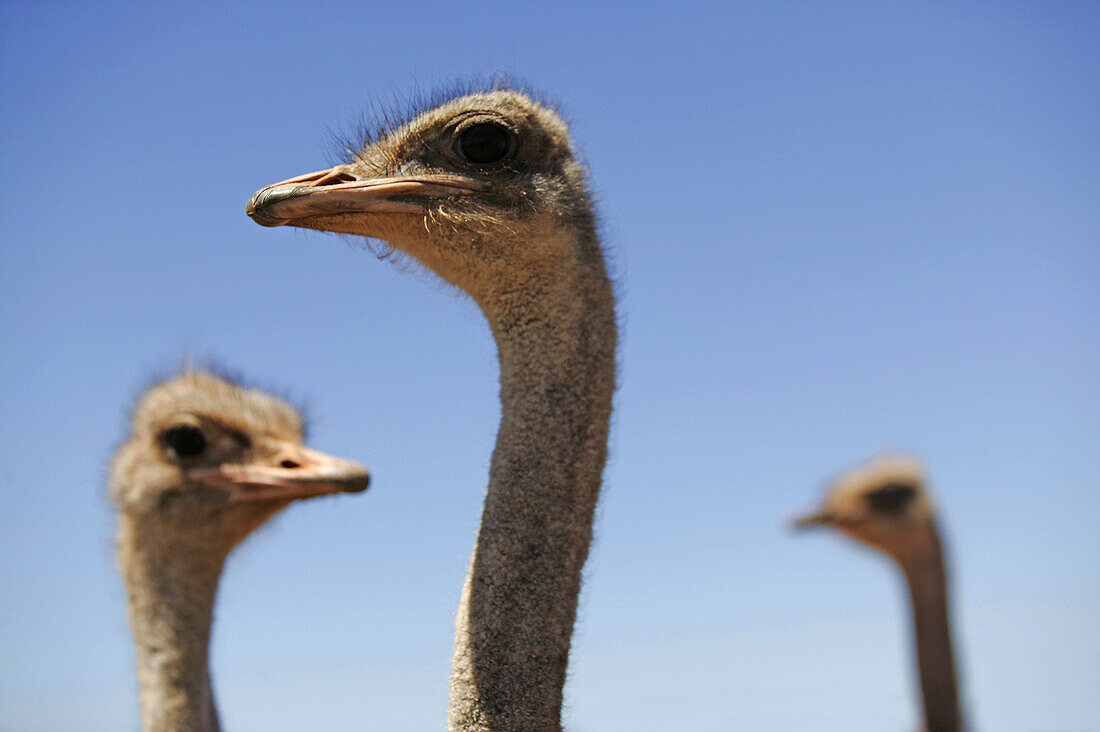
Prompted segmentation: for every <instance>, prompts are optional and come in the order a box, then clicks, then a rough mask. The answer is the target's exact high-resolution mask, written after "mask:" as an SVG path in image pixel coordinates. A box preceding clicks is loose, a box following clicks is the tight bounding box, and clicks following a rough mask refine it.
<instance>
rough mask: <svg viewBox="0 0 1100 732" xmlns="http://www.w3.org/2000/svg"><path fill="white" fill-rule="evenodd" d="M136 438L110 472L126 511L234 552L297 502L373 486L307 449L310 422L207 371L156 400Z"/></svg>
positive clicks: (136, 418)
mask: <svg viewBox="0 0 1100 732" xmlns="http://www.w3.org/2000/svg"><path fill="white" fill-rule="evenodd" d="M131 430H132V431H131V434H130V437H129V439H128V440H127V441H126V442H125V443H124V444H123V445H122V446H121V447H120V448H119V449H118V451H117V452H116V454H115V458H114V460H113V462H112V465H111V481H110V483H111V487H110V492H111V497H112V498H113V499H114V501H115V503H116V504H117V505H118V507H119V510H120V511H121V512H122V513H123V514H124V515H126V516H129V517H131V518H133V519H141V518H146V519H149V520H156V521H157V522H158V523H160V524H162V525H163V526H165V527H169V526H175V527H177V528H178V529H179V531H180V532H189V531H190V532H197V533H202V534H215V533H216V534H217V536H218V537H220V539H221V540H222V541H218V542H217V544H216V545H217V546H223V547H224V548H225V549H226V550H227V549H229V548H231V547H232V546H233V545H234V544H236V543H237V542H238V541H240V540H241V539H243V538H244V537H245V536H246V535H247V534H248V533H249V532H251V531H252V530H254V529H255V528H256V527H257V526H259V525H260V524H262V523H263V522H264V521H265V520H266V519H268V518H270V517H271V516H272V515H273V514H274V513H276V512H277V511H278V510H280V509H281V508H283V507H285V506H286V505H287V504H288V503H290V501H292V500H294V499H296V498H307V497H310V496H317V495H326V494H330V493H337V492H356V491H361V490H363V489H365V488H366V487H367V484H368V482H369V475H368V473H367V471H366V469H365V468H363V467H362V466H361V465H359V464H357V463H354V462H352V461H349V460H342V459H339V458H335V457H332V456H329V455H325V454H323V453H319V452H317V451H315V450H311V449H309V448H307V447H305V446H304V445H303V444H302V436H303V432H304V425H303V423H302V418H301V416H300V415H299V414H298V412H297V411H296V410H295V409H294V408H293V407H291V406H290V405H289V404H287V403H286V402H285V401H283V400H281V399H278V398H276V397H273V396H271V395H269V394H265V393H264V392H261V391H258V390H255V389H247V388H244V387H242V386H240V385H238V384H234V383H231V382H229V381H227V380H225V379H222V378H219V377H217V376H214V375H213V374H210V373H208V372H205V371H187V372H184V373H183V374H182V375H180V376H179V377H177V378H175V379H172V380H169V381H165V382H163V383H161V384H158V385H156V386H155V387H153V388H152V389H150V390H149V391H147V392H146V393H145V394H144V395H143V396H142V397H141V399H140V400H139V402H138V404H137V407H136V408H135V409H134V413H133V417H132V428H131ZM225 542H228V543H227V544H226V543H225Z"/></svg>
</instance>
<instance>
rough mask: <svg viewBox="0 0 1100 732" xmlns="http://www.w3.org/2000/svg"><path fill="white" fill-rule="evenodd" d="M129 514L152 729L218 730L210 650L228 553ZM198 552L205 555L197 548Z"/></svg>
mask: <svg viewBox="0 0 1100 732" xmlns="http://www.w3.org/2000/svg"><path fill="white" fill-rule="evenodd" d="M157 533H158V532H156V531H148V530H146V531H141V530H139V529H137V527H136V526H134V524H133V522H132V521H131V520H130V519H128V518H126V517H123V519H122V521H121V523H120V526H119V537H118V551H119V563H120V567H121V569H122V574H123V578H124V580H125V582H126V594H127V597H128V601H129V614H130V626H131V628H132V630H133V634H134V640H135V642H136V644H137V656H138V682H139V684H140V687H141V719H142V728H143V729H144V730H145V732H217V730H220V726H219V724H218V713H217V710H216V708H215V705H214V694H213V691H212V687H211V684H210V670H209V665H208V648H209V643H210V625H211V621H212V619H213V608H214V595H215V593H216V591H217V587H218V578H219V576H220V575H221V570H222V565H223V563H224V559H225V557H224V555H222V556H217V557H210V556H209V554H208V553H203V552H202V551H201V550H202V549H203V547H196V546H194V545H193V544H191V543H182V542H181V543H171V542H170V541H165V540H164V539H163V537H162V536H156V534H157ZM196 549H198V550H199V551H196Z"/></svg>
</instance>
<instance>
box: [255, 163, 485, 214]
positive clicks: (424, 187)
mask: <svg viewBox="0 0 1100 732" xmlns="http://www.w3.org/2000/svg"><path fill="white" fill-rule="evenodd" d="M487 188H488V186H487V185H486V184H485V183H482V182H481V181H477V180H473V179H470V178H464V177H461V176H458V175H419V176H409V177H393V178H366V177H363V176H362V175H361V174H357V173H356V172H355V170H354V169H353V168H352V167H351V166H350V165H337V166H336V167H335V168H330V169H329V170H319V171H317V172H316V173H307V174H306V175H300V176H298V177H296V178H290V179H288V180H284V181H282V182H280V183H275V184H272V185H269V186H267V187H265V188H261V189H260V190H258V191H256V192H255V193H253V194H252V198H250V199H248V205H247V206H245V209H244V210H245V213H247V214H248V215H249V216H250V217H251V218H252V220H253V221H255V222H256V223H257V224H260V225H261V226H283V225H285V224H290V225H291V226H294V225H295V222H296V221H297V220H300V219H305V218H309V217H313V216H332V215H338V214H352V213H423V212H424V203H423V201H422V200H420V201H418V200H416V199H417V198H420V199H424V198H429V197H443V196H468V195H470V194H473V193H478V192H480V191H484V190H486V189H487Z"/></svg>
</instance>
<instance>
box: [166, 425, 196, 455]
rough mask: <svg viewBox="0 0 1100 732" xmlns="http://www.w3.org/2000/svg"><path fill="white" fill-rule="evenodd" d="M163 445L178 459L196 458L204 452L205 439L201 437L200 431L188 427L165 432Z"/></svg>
mask: <svg viewBox="0 0 1100 732" xmlns="http://www.w3.org/2000/svg"><path fill="white" fill-rule="evenodd" d="M164 444H166V445H168V447H169V448H170V449H171V450H172V452H174V453H175V454H176V457H178V458H193V457H198V456H199V455H202V453H203V451H204V450H206V438H205V437H203V434H202V430H200V429H199V428H198V427H191V426H190V425H181V426H179V427H172V428H170V429H168V430H166V431H165V433H164Z"/></svg>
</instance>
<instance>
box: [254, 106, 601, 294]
mask: <svg viewBox="0 0 1100 732" xmlns="http://www.w3.org/2000/svg"><path fill="white" fill-rule="evenodd" d="M247 212H248V215H249V216H251V217H252V218H253V220H255V221H256V222H257V223H259V224H263V225H265V226H281V225H289V226H298V227H303V228H309V229H318V230H321V231H333V232H340V233H345V234H358V235H362V236H368V237H371V238H376V239H381V240H384V241H387V242H388V243H390V244H391V245H393V246H395V247H397V248H398V249H400V250H402V251H404V252H406V253H408V254H410V255H412V256H413V257H415V258H416V259H417V260H419V261H420V262H422V263H423V264H425V265H426V266H428V267H429V268H431V269H433V270H434V271H435V272H436V273H437V274H439V275H440V276H441V277H443V278H444V279H446V280H448V281H449V282H451V283H453V284H455V285H457V286H459V287H460V288H462V289H464V290H466V291H467V292H469V293H470V294H471V295H472V296H473V297H474V298H475V299H478V300H480V299H481V298H482V297H483V296H484V295H485V294H486V290H491V289H499V288H500V287H501V283H502V281H513V280H517V279H518V280H520V281H526V280H527V279H528V278H529V276H530V272H531V270H532V269H533V268H534V269H545V264H546V262H545V260H547V259H550V260H552V259H554V258H557V257H562V256H569V257H578V256H579V257H581V258H589V259H592V258H595V257H600V258H601V261H600V264H601V266H602V255H600V253H599V252H598V249H592V248H591V247H587V251H585V247H580V248H578V247H575V246H573V244H574V242H573V241H568V240H566V238H564V237H554V236H552V235H551V236H548V235H547V234H548V233H549V232H553V231H555V230H558V231H567V232H577V231H582V232H585V233H586V234H587V236H585V237H584V239H586V240H588V239H592V238H594V236H595V221H594V217H593V214H592V208H591V204H590V201H589V195H588V189H587V185H586V181H585V173H584V169H583V167H582V166H581V165H580V164H579V163H578V162H577V159H576V155H575V154H574V151H573V148H572V145H571V142H570V138H569V134H568V130H567V128H566V125H565V123H564V122H563V121H562V119H561V117H560V116H559V115H558V114H557V113H556V112H555V111H554V110H553V109H551V108H550V107H548V106H546V105H544V104H542V103H540V102H537V101H535V100H534V99H533V98H532V97H530V96H529V95H527V94H526V93H524V92H522V91H516V90H511V89H492V90H489V91H484V92H475V93H470V94H464V95H461V96H458V97H455V98H452V99H449V100H446V101H443V102H442V103H440V104H439V105H438V106H435V107H434V108H431V109H429V110H426V111H423V112H420V113H419V114H417V115H416V116H415V117H413V118H411V119H408V120H406V121H404V122H400V123H395V124H394V126H392V127H391V128H390V129H388V130H385V131H381V132H379V133H378V134H376V135H373V136H372V140H371V141H370V142H369V143H368V144H367V145H366V146H365V147H364V148H363V149H361V150H359V151H357V152H356V153H355V154H354V155H353V157H352V159H351V160H350V161H349V162H348V163H346V164H344V165H338V166H336V167H334V168H331V169H329V170H324V171H318V172H316V173H309V174H307V175H302V176H298V177H295V178H291V179H289V180H286V181H282V182H281V183H276V184H274V185H270V186H267V187H266V188H263V189H262V190H260V191H258V192H257V193H256V194H255V195H253V196H252V198H251V200H249V202H248V207H247Z"/></svg>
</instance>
